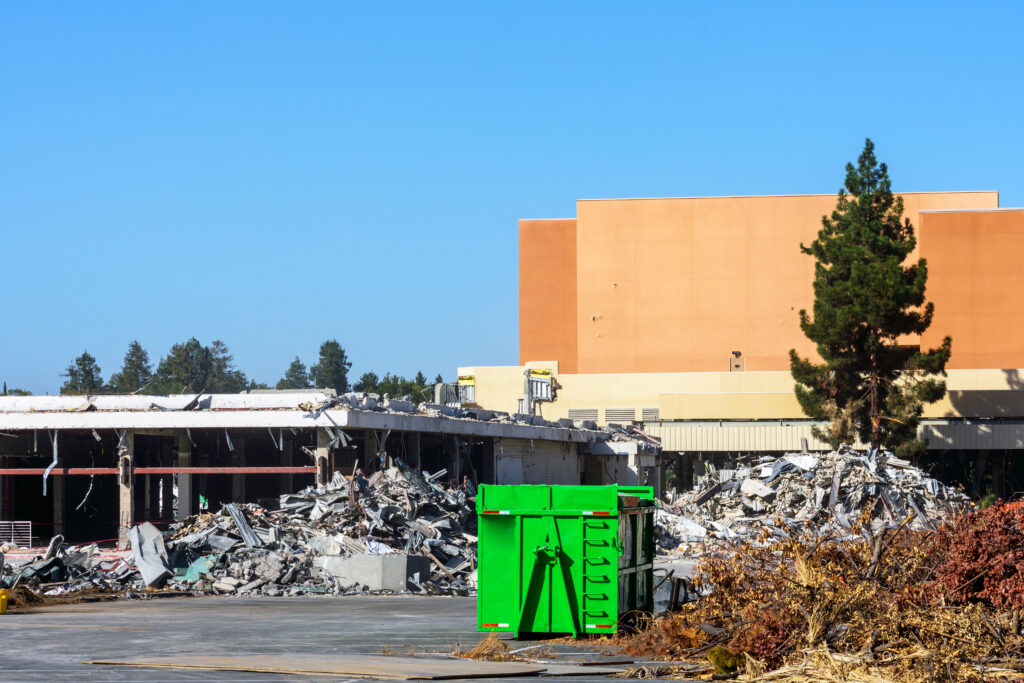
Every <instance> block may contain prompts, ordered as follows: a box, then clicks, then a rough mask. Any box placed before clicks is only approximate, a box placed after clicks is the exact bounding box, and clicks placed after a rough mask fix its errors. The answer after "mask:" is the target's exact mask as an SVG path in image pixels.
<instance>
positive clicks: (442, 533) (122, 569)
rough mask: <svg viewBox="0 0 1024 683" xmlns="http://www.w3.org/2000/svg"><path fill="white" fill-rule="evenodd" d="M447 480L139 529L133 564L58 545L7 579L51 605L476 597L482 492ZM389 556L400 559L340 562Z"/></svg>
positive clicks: (342, 482)
mask: <svg viewBox="0 0 1024 683" xmlns="http://www.w3.org/2000/svg"><path fill="white" fill-rule="evenodd" d="M446 474H447V473H446V472H445V471H444V470H441V471H440V472H435V473H433V474H430V473H423V474H420V473H418V472H415V471H413V470H412V469H411V468H409V467H408V466H406V465H405V464H404V463H403V462H402V461H401V460H397V459H396V460H395V464H394V466H392V467H390V468H388V469H386V470H384V471H380V472H376V473H374V474H373V475H372V476H370V477H369V478H363V477H362V476H361V474H357V475H356V477H355V480H356V481H355V483H354V484H353V483H351V482H350V481H349V480H348V479H347V478H346V477H344V476H343V475H342V474H341V473H340V472H336V473H335V475H334V479H333V480H332V481H331V483H330V484H329V485H328V486H326V487H324V488H322V489H315V488H312V487H310V488H306V489H304V490H302V491H300V492H299V493H295V494H285V495H282V496H281V497H280V503H279V506H278V509H276V510H267V509H265V508H263V507H260V506H259V505H255V504H252V503H246V504H239V503H230V504H227V505H225V506H224V508H223V509H222V510H221V511H220V512H219V513H204V514H201V515H197V516H193V517H190V518H188V519H185V520H183V521H182V522H180V523H176V524H174V525H172V527H171V529H170V530H169V531H168V532H165V533H163V534H161V533H160V532H159V531H158V530H157V529H156V527H154V526H153V525H151V524H149V523H145V524H141V525H139V526H137V527H134V528H133V529H132V530H131V534H130V536H129V538H130V542H131V554H130V555H128V556H127V557H122V558H117V559H113V560H112V559H110V558H109V557H103V556H101V555H100V553H99V550H98V548H97V547H96V546H95V545H88V546H80V547H63V548H60V546H59V544H58V548H60V549H59V550H55V551H54V552H53V553H52V556H51V557H49V558H43V559H39V560H36V561H33V562H29V563H26V564H23V565H21V566H18V567H8V568H7V569H8V571H7V574H6V575H5V576H4V578H5V579H6V580H7V581H8V583H10V584H11V585H12V586H16V585H19V584H33V585H36V586H38V587H39V589H40V590H41V592H42V593H43V594H44V595H64V594H68V593H75V592H79V591H95V590H97V589H99V590H107V591H125V590H142V589H144V588H165V589H172V590H181V591H188V592H193V593H213V594H233V595H235V594H236V595H267V596H278V595H302V594H306V593H330V594H334V595H340V594H350V593H357V592H363V591H365V590H370V589H372V590H391V591H400V590H412V591H414V592H419V593H424V594H432V595H469V594H471V593H472V592H473V591H474V585H475V575H476V535H475V531H476V514H475V509H474V508H475V495H476V492H475V489H474V487H473V485H472V484H471V483H468V482H467V483H465V484H464V485H463V486H462V487H456V488H450V489H445V488H442V487H441V486H440V485H439V484H438V483H437V482H438V481H439V480H441V479H442V478H443V477H444V476H445V475H446ZM384 555H389V556H391V555H393V556H394V557H393V558H391V559H389V560H387V561H381V562H370V563H367V562H343V561H341V560H342V559H343V558H353V557H361V556H384ZM406 558H408V560H409V561H405V560H406ZM414 559H415V561H413V560H414ZM396 572H398V573H399V574H398V575H396ZM385 575H386V576H385ZM396 576H397V578H396Z"/></svg>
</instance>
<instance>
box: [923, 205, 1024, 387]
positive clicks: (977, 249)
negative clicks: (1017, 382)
mask: <svg viewBox="0 0 1024 683" xmlns="http://www.w3.org/2000/svg"><path fill="white" fill-rule="evenodd" d="M920 236H921V240H920V241H921V256H923V257H925V258H926V259H927V260H928V276H929V277H928V298H929V300H931V301H933V302H934V303H935V317H934V318H933V320H932V326H931V328H930V329H929V330H928V331H927V332H926V333H925V334H923V335H922V340H921V341H922V344H923V345H928V346H935V345H937V344H938V343H939V342H940V341H941V338H942V337H943V336H945V335H947V334H948V335H949V336H951V337H952V338H953V356H952V357H951V358H950V361H949V366H948V367H950V368H956V369H960V368H965V369H968V368H969V369H977V368H1020V367H1024V209H1001V210H998V211H956V212H945V211H939V212H935V213H930V212H924V213H922V214H921V221H920Z"/></svg>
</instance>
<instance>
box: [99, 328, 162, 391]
mask: <svg viewBox="0 0 1024 683" xmlns="http://www.w3.org/2000/svg"><path fill="white" fill-rule="evenodd" d="M152 379H153V366H152V365H151V364H150V362H149V354H148V353H146V350H145V349H144V348H142V344H140V343H139V342H138V341H133V342H132V343H131V344H129V345H128V351H126V352H125V354H124V363H123V364H122V365H121V369H120V370H119V371H118V372H115V373H114V374H113V375H111V376H110V381H109V382H108V383H107V387H108V388H109V389H110V391H112V392H113V393H115V394H130V393H133V392H136V391H139V390H141V389H142V388H144V387H145V386H146V385H147V384H149V383H150V380H152Z"/></svg>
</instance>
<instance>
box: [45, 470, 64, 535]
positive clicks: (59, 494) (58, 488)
mask: <svg viewBox="0 0 1024 683" xmlns="http://www.w3.org/2000/svg"><path fill="white" fill-rule="evenodd" d="M65 479H67V477H60V476H57V477H55V476H53V474H52V473H51V475H50V481H49V482H48V484H49V486H50V497H52V498H53V535H54V536H57V535H64V499H65V497H66V496H65V495H64V480H65Z"/></svg>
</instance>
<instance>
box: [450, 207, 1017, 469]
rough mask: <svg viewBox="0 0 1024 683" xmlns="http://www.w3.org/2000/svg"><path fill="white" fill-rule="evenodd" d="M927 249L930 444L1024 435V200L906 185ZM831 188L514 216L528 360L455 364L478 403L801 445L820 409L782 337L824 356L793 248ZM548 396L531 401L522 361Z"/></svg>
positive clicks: (697, 443)
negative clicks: (800, 393)
mask: <svg viewBox="0 0 1024 683" xmlns="http://www.w3.org/2000/svg"><path fill="white" fill-rule="evenodd" d="M901 196H902V198H903V202H904V215H905V217H906V218H908V219H909V220H910V221H911V223H912V224H913V225H914V228H915V234H916V236H917V240H918V244H917V249H916V250H915V253H914V254H913V255H912V257H911V258H916V257H923V258H925V259H927V263H928V271H929V278H928V287H927V298H928V300H929V301H932V302H934V304H935V317H934V321H933V323H932V326H931V328H930V329H929V330H928V331H927V332H926V333H925V334H923V335H921V336H920V338H912V339H910V338H908V339H907V343H908V344H920V345H921V346H922V347H928V348H930V347H934V346H937V345H938V344H939V343H940V342H941V339H942V337H944V336H946V335H950V336H951V337H952V338H953V354H952V358H951V359H950V362H949V364H948V370H949V378H948V387H949V395H948V396H947V398H946V399H944V400H943V401H941V402H939V403H937V404H935V405H932V406H930V407H929V408H928V409H927V411H926V417H927V418H928V420H926V423H925V425H924V426H923V427H922V432H923V435H924V436H925V437H926V438H928V439H929V448H931V449H932V450H933V451H936V452H947V451H949V450H963V449H969V450H971V451H972V452H973V451H976V450H990V451H1000V452H1006V451H1007V450H1012V449H1018V448H1024V420H1021V419H1020V418H1024V392H1022V389H1024V383H1022V381H1021V375H1020V372H1021V371H1020V368H1024V334H1022V332H1024V297H1022V296H1021V291H1022V288H1021V285H1022V284H1024V282H1022V276H1024V267H1022V265H1021V264H1022V263H1024V209H1003V208H1000V207H999V196H998V193H996V192H922V193H906V194H903V195H901ZM835 203H836V197H835V196H834V195H794V196H765V197H694V198H657V199H612V200H580V201H579V202H578V203H577V215H576V217H575V218H568V219H544V220H522V221H520V223H519V365H518V366H511V367H476V366H467V367H462V368H459V376H460V378H462V380H461V381H463V383H472V384H473V386H474V390H475V394H474V398H475V401H476V402H477V403H479V404H480V405H483V406H486V407H488V408H494V409H499V410H508V411H511V412H514V411H517V410H526V409H528V407H529V406H530V404H531V403H532V407H533V410H534V412H537V413H539V414H542V415H543V416H544V417H546V418H548V419H557V418H572V419H575V420H594V421H595V422H598V423H629V422H642V423H643V424H644V429H645V430H647V431H648V433H651V434H657V435H659V436H661V438H662V440H663V446H664V448H665V450H666V451H676V452H689V453H728V452H737V451H749V450H769V451H777V450H793V449H798V448H800V446H801V443H802V439H809V440H810V445H811V446H822V445H823V444H818V443H816V442H814V440H813V439H811V438H810V436H811V435H810V431H811V427H812V426H813V424H812V423H811V422H810V421H808V420H807V419H806V418H805V416H804V415H803V413H802V411H801V410H800V407H799V405H798V404H797V402H796V399H795V396H794V394H793V382H792V379H791V377H790V375H789V351H790V349H796V350H797V351H798V352H799V353H801V354H802V355H811V356H813V355H814V346H813V344H812V343H811V342H810V341H809V340H808V339H807V338H806V337H805V336H804V335H803V333H802V331H801V330H800V327H799V316H798V312H799V311H800V310H801V309H807V310H810V309H811V308H812V306H813V289H812V280H813V274H814V261H813V259H812V257H810V256H808V255H805V254H803V253H802V252H801V250H800V245H801V244H809V243H810V242H811V241H812V240H813V239H814V238H815V236H816V234H817V232H818V230H819V229H820V228H821V219H822V216H824V215H826V214H829V213H831V212H832V210H833V209H834V207H835ZM531 368H533V369H542V370H545V371H548V372H549V373H550V377H551V378H552V379H551V385H552V392H551V399H552V400H541V401H538V402H533V401H530V400H528V399H529V394H528V391H527V390H528V388H529V382H528V375H529V373H530V369H531Z"/></svg>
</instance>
